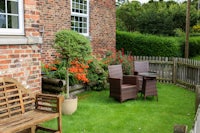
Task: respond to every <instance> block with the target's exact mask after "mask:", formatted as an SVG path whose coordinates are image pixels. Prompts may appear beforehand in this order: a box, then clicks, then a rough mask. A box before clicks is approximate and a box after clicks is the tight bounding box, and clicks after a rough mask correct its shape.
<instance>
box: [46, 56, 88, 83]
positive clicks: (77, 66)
mask: <svg viewBox="0 0 200 133" xmlns="http://www.w3.org/2000/svg"><path fill="white" fill-rule="evenodd" d="M71 64H72V65H71V66H70V68H69V85H71V86H73V85H75V84H80V83H86V82H89V80H88V79H87V77H86V75H87V69H88V67H89V66H88V65H87V64H81V63H79V62H77V61H76V60H75V61H72V62H71ZM42 72H43V73H44V74H45V76H46V77H47V78H56V79H62V80H65V78H66V61H65V60H59V59H56V60H55V61H52V63H48V64H42Z"/></svg>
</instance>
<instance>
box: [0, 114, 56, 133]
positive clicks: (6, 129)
mask: <svg viewBox="0 0 200 133" xmlns="http://www.w3.org/2000/svg"><path fill="white" fill-rule="evenodd" d="M58 115H59V114H58V113H48V112H45V113H44V112H42V111H38V110H35V111H30V112H27V113H25V114H22V115H19V116H18V117H17V118H16V117H15V118H13V121H12V122H11V123H9V122H7V121H8V120H9V119H5V120H4V121H2V122H0V133H13V132H16V131H22V130H24V129H27V127H32V126H33V125H37V124H38V123H42V122H45V121H48V120H51V119H53V118H57V117H58ZM15 120H16V121H15ZM24 121H25V123H26V124H25V125H24V124H23V123H24ZM4 122H5V124H3V123H4ZM6 122H7V123H6ZM20 123H21V124H20Z"/></svg>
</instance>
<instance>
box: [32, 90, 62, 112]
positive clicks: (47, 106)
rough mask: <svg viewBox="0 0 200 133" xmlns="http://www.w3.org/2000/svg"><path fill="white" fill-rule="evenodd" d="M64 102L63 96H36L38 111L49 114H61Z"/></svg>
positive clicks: (40, 94)
mask: <svg viewBox="0 0 200 133" xmlns="http://www.w3.org/2000/svg"><path fill="white" fill-rule="evenodd" d="M63 101H64V97H63V96H62V95H52V94H42V93H39V94H36V103H35V105H36V107H35V108H36V109H38V110H43V111H48V112H61V105H62V103H63Z"/></svg>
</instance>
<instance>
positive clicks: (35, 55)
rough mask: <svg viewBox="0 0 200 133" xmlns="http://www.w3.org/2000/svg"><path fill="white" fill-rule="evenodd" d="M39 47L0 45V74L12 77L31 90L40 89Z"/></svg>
mask: <svg viewBox="0 0 200 133" xmlns="http://www.w3.org/2000/svg"><path fill="white" fill-rule="evenodd" d="M39 51H40V47H39V46H38V45H0V69H1V71H0V75H1V76H7V77H13V78H15V79H16V80H18V81H19V82H21V83H22V84H23V85H24V86H25V87H26V88H29V89H31V90H33V91H39V90H40V89H41V76H40V73H41V69H40V53H39Z"/></svg>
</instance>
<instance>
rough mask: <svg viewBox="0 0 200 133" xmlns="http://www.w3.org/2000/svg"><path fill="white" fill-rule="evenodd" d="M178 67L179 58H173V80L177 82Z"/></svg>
mask: <svg viewBox="0 0 200 133" xmlns="http://www.w3.org/2000/svg"><path fill="white" fill-rule="evenodd" d="M176 69H177V58H173V68H172V82H173V83H174V84H176V74H177V73H176Z"/></svg>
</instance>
